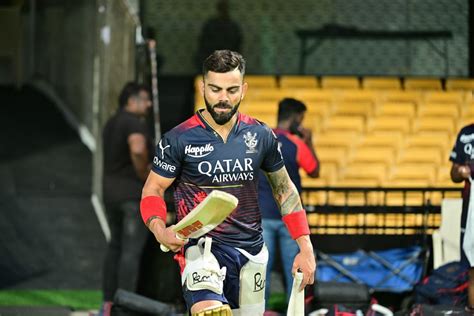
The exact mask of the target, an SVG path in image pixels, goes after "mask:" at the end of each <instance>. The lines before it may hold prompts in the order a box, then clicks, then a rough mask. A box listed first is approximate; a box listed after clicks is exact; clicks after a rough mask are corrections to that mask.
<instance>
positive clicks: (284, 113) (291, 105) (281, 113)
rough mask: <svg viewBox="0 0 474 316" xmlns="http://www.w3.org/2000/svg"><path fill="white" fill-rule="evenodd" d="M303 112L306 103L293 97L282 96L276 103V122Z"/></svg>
mask: <svg viewBox="0 0 474 316" xmlns="http://www.w3.org/2000/svg"><path fill="white" fill-rule="evenodd" d="M303 112H306V105H304V103H303V102H301V101H299V100H296V99H293V98H284V99H283V100H281V101H280V103H278V122H281V121H284V120H287V119H289V118H290V117H292V116H293V115H294V114H300V113H303Z"/></svg>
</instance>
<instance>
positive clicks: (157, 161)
mask: <svg viewBox="0 0 474 316" xmlns="http://www.w3.org/2000/svg"><path fill="white" fill-rule="evenodd" d="M153 163H154V164H155V166H157V167H158V168H161V169H163V170H165V171H168V172H175V171H176V166H173V165H171V164H169V163H167V162H165V161H163V160H161V159H159V158H158V157H156V156H155V157H153Z"/></svg>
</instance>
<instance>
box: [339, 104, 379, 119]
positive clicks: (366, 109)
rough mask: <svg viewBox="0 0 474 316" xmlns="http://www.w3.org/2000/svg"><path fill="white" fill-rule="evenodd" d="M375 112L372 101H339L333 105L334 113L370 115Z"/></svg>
mask: <svg viewBox="0 0 474 316" xmlns="http://www.w3.org/2000/svg"><path fill="white" fill-rule="evenodd" d="M372 113H373V105H372V103H361V102H352V101H342V102H337V103H336V104H334V106H333V114H334V115H348V116H350V115H358V116H364V117H368V116H371V115H372Z"/></svg>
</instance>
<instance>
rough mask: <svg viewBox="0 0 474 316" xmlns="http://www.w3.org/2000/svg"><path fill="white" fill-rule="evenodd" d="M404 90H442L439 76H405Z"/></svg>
mask: <svg viewBox="0 0 474 316" xmlns="http://www.w3.org/2000/svg"><path fill="white" fill-rule="evenodd" d="M404 86H405V89H406V90H442V87H441V80H440V79H439V78H405V83H404Z"/></svg>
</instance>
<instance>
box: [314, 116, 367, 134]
mask: <svg viewBox="0 0 474 316" xmlns="http://www.w3.org/2000/svg"><path fill="white" fill-rule="evenodd" d="M364 127H365V120H364V118H363V117H362V116H342V115H341V116H331V117H328V118H327V119H326V120H325V122H324V123H323V129H322V130H323V131H325V132H330V131H354V132H359V133H361V132H363V131H364Z"/></svg>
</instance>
